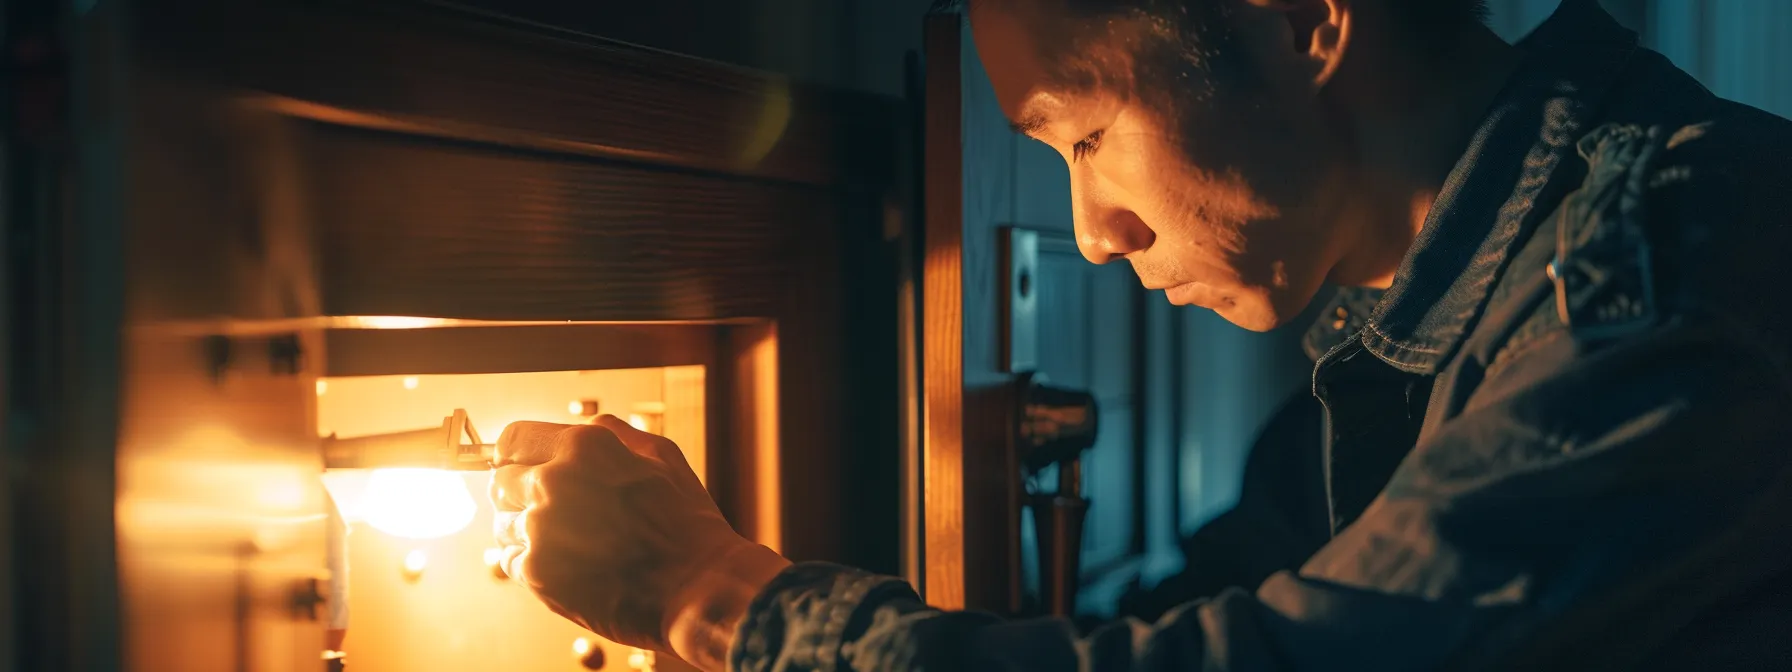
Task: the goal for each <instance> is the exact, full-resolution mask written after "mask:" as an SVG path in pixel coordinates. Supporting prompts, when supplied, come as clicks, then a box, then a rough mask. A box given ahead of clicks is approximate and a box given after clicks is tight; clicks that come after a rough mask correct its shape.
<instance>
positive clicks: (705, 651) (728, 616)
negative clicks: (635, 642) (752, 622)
mask: <svg viewBox="0 0 1792 672" xmlns="http://www.w3.org/2000/svg"><path fill="white" fill-rule="evenodd" d="M789 566H790V561H789V560H786V559H784V558H783V556H780V555H778V554H777V553H775V552H773V551H772V550H771V549H768V548H766V547H764V546H759V545H757V544H754V545H751V546H743V547H741V548H738V549H735V550H734V551H731V552H729V553H728V554H726V555H724V556H722V557H720V558H717V559H716V561H713V562H710V563H708V564H707V565H706V566H705V567H704V569H703V570H701V571H699V572H698V573H697V575H696V576H694V577H692V579H691V580H690V581H688V582H686V584H685V587H684V590H682V591H680V594H679V596H678V597H677V598H675V599H674V601H673V603H672V605H671V608H670V609H669V610H668V611H667V619H666V624H665V631H666V641H667V643H668V644H670V645H671V647H672V652H673V653H674V654H676V655H677V656H678V657H679V658H681V659H683V660H684V661H685V662H687V663H690V664H691V665H694V666H696V667H697V668H698V669H702V670H705V671H706V672H725V671H726V670H727V668H728V654H729V651H730V650H731V649H732V647H733V645H734V634H735V632H737V631H738V630H739V629H740V623H741V620H742V619H743V618H745V617H746V614H747V610H748V608H749V606H751V604H752V602H753V598H754V597H756V596H758V595H759V593H760V591H762V590H764V588H765V586H766V585H767V584H769V583H771V581H772V579H773V578H775V577H776V576H777V575H778V574H779V573H780V572H782V571H784V569H785V568H788V567H789Z"/></svg>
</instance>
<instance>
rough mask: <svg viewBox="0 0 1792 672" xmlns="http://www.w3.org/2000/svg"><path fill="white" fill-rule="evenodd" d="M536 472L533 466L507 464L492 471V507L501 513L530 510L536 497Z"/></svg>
mask: <svg viewBox="0 0 1792 672" xmlns="http://www.w3.org/2000/svg"><path fill="white" fill-rule="evenodd" d="M536 484H537V481H536V471H535V467H533V466H524V465H520V464H507V465H504V466H502V467H498V468H497V469H493V470H492V485H491V497H492V506H494V507H496V508H497V509H498V510H499V511H521V510H523V509H525V508H528V506H529V503H530V502H531V501H533V498H534V497H535V495H536V492H535V488H536Z"/></svg>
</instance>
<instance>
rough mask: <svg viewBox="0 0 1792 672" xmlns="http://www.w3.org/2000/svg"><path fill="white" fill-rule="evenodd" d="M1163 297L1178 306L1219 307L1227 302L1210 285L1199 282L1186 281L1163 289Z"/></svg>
mask: <svg viewBox="0 0 1792 672" xmlns="http://www.w3.org/2000/svg"><path fill="white" fill-rule="evenodd" d="M1164 298H1167V299H1169V300H1170V303H1173V304H1176V305H1178V306H1200V307H1202V308H1219V307H1220V306H1222V305H1224V304H1225V303H1227V301H1226V300H1225V297H1222V296H1220V293H1219V292H1217V291H1215V290H1214V289H1213V288H1212V287H1209V286H1207V285H1204V284H1201V283H1199V282H1187V283H1183V284H1180V285H1176V286H1173V287H1168V288H1165V289H1164Z"/></svg>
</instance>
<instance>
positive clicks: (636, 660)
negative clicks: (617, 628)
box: [628, 649, 653, 670]
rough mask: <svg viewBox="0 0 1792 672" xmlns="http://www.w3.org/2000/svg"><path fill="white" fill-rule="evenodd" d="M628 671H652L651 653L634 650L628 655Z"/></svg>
mask: <svg viewBox="0 0 1792 672" xmlns="http://www.w3.org/2000/svg"><path fill="white" fill-rule="evenodd" d="M628 669H631V670H651V669H653V653H652V652H649V651H642V650H640V649H635V651H634V653H630V654H628Z"/></svg>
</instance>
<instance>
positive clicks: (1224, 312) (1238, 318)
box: [1213, 302, 1291, 333]
mask: <svg viewBox="0 0 1792 672" xmlns="http://www.w3.org/2000/svg"><path fill="white" fill-rule="evenodd" d="M1213 312H1215V313H1219V316H1220V317H1223V318H1225V319H1226V321H1227V322H1231V323H1232V324H1235V325H1238V326H1239V327H1242V328H1244V329H1247V330H1250V331H1255V332H1259V333H1261V332H1265V331H1269V330H1272V329H1275V328H1276V327H1279V326H1282V325H1284V324H1287V323H1288V319H1289V317H1291V316H1283V315H1278V314H1276V311H1275V310H1273V309H1270V307H1269V305H1268V304H1264V303H1254V302H1253V303H1245V302H1237V303H1233V304H1231V305H1229V306H1224V307H1221V308H1215V309H1214V311H1213Z"/></svg>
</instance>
